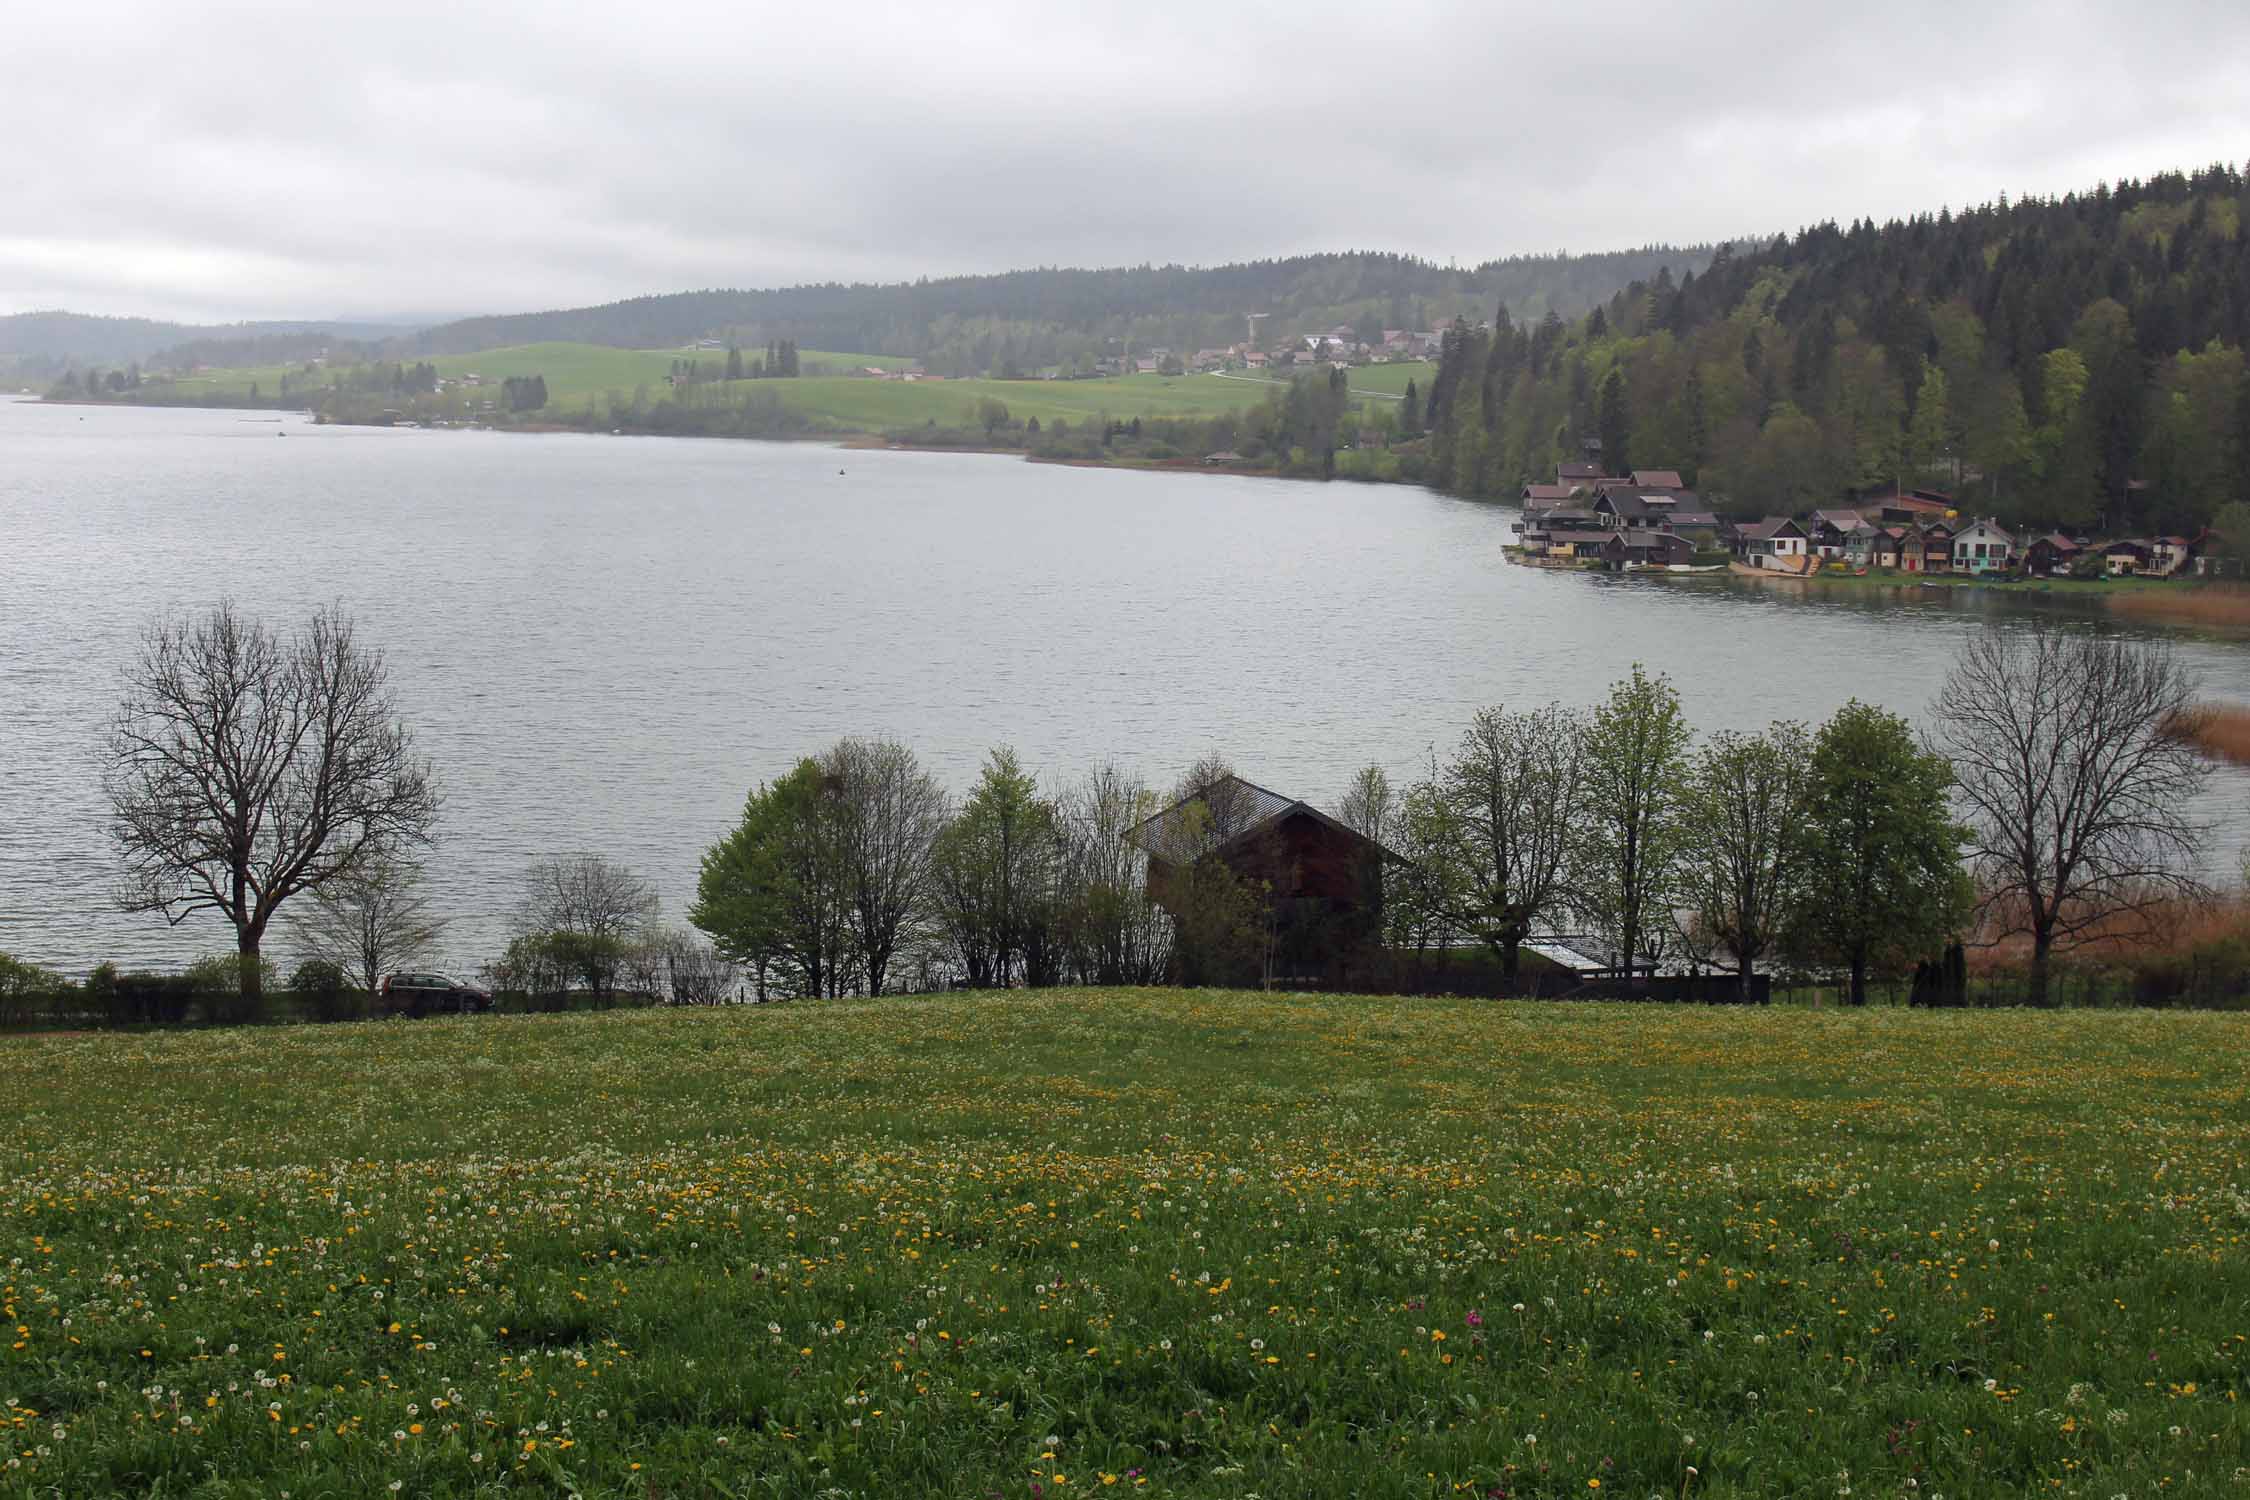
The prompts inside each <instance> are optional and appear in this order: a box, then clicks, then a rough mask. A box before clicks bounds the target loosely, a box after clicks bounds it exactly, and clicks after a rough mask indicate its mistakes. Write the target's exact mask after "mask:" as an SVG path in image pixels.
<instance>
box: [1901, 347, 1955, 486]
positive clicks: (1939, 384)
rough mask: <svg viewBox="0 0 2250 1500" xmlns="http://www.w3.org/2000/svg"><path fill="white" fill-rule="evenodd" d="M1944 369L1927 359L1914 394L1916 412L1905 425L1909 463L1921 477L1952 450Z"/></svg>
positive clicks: (1907, 461)
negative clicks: (1919, 383)
mask: <svg viewBox="0 0 2250 1500" xmlns="http://www.w3.org/2000/svg"><path fill="white" fill-rule="evenodd" d="M1946 389H1947V387H1946V379H1945V371H1944V370H1942V369H1940V368H1939V367H1938V366H1937V365H1935V364H1932V363H1931V362H1930V361H1929V360H1928V359H1927V358H1925V359H1924V360H1923V361H1922V381H1921V385H1920V386H1919V387H1918V388H1917V389H1916V391H1915V395H1914V415H1913V416H1912V417H1911V418H1910V419H1909V420H1908V422H1907V428H1906V464H1907V469H1908V471H1909V473H1910V474H1912V475H1914V476H1917V477H1918V476H1920V475H1922V474H1925V473H1927V472H1928V471H1929V469H1930V468H1931V467H1932V466H1933V465H1936V464H1939V463H1942V462H1944V461H1945V460H1946V459H1948V458H1950V457H1951V456H1952V453H1953V414H1952V411H1951V409H1950V407H1949V405H1948V402H1947V396H1946Z"/></svg>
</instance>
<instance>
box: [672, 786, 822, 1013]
mask: <svg viewBox="0 0 2250 1500" xmlns="http://www.w3.org/2000/svg"><path fill="white" fill-rule="evenodd" d="M842 821H843V819H842V815H841V809H840V806H839V802H838V799H837V798H836V797H835V796H833V795H831V788H830V786H829V783H828V778H827V776H826V774H825V773H824V772H823V771H822V769H821V767H820V764H819V762H817V761H815V760H812V759H809V758H808V759H805V760H801V761H799V762H798V763H797V764H796V766H795V767H794V768H793V769H792V770H791V771H790V772H789V774H788V775H787V776H784V777H782V778H781V779H780V780H778V781H775V782H773V783H771V784H769V785H761V786H760V787H758V788H757V790H755V791H753V792H752V793H751V794H750V796H749V797H748V798H747V799H746V800H745V801H744V803H743V808H742V818H741V821H740V822H738V823H737V824H736V825H735V827H734V828H733V829H732V830H731V831H729V832H728V834H727V835H726V836H725V837H724V838H722V839H720V840H719V841H718V842H717V843H716V844H714V845H712V846H711V848H710V849H709V850H707V851H706V852H705V853H704V856H703V868H702V872H701V874H700V875H699V876H698V877H697V880H696V894H695V903H694V905H693V906H691V907H690V908H689V910H688V920H689V921H690V922H692V923H694V924H695V926H696V927H698V928H700V929H701V930H702V932H703V933H704V935H705V936H707V937H709V938H710V939H711V942H712V945H713V946H714V947H716V948H717V949H718V950H719V952H720V953H722V954H724V955H725V956H726V957H727V958H729V959H731V960H732V961H734V962H735V963H738V964H741V965H742V966H743V967H744V968H746V969H747V970H749V971H750V975H751V978H752V981H753V983H754V984H755V986H756V988H757V992H758V997H759V998H760V999H761V1000H762V999H764V998H765V997H766V995H767V993H768V992H769V990H779V991H780V992H781V993H783V994H798V995H809V996H813V997H816V998H817V997H820V996H824V995H826V996H835V995H842V994H846V993H848V992H849V991H850V989H851V988H852V987H853V986H854V984H855V983H856V981H857V974H856V972H855V970H854V967H853V961H852V960H853V954H854V951H855V948H856V943H855V939H854V934H853V930H852V892H851V888H850V884H849V881H848V880H847V878H846V860H845V855H844V844H845V836H844V831H843V829H842V827H841V824H842Z"/></svg>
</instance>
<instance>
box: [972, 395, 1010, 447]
mask: <svg viewBox="0 0 2250 1500" xmlns="http://www.w3.org/2000/svg"><path fill="white" fill-rule="evenodd" d="M977 425H978V426H979V427H982V428H983V429H984V436H985V441H987V442H990V441H991V440H992V439H993V438H994V437H996V436H998V435H999V432H1000V429H1001V428H1003V427H1005V426H1007V425H1008V403H1007V402H1005V401H1001V400H998V399H996V398H995V397H992V396H980V397H979V398H978V399H977Z"/></svg>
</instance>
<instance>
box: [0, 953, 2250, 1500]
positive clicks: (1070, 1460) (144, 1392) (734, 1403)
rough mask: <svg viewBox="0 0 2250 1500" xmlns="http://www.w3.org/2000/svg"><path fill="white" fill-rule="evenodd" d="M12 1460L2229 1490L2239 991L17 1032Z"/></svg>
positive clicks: (911, 1478)
mask: <svg viewBox="0 0 2250 1500" xmlns="http://www.w3.org/2000/svg"><path fill="white" fill-rule="evenodd" d="M0 1098H4V1099H5V1100H6V1102H7V1108H8V1131H9V1148H10V1149H9V1151H8V1153H7V1155H6V1157H5V1158H4V1165H0V1173H4V1174H5V1176H4V1178H0V1211H4V1213H5V1221H4V1222H5V1227H4V1229H0V1311H4V1314H5V1324H4V1329H0V1331H4V1332H5V1334H6V1340H5V1342H6V1348H5V1349H4V1350H0V1403H4V1404H0V1441H4V1443H5V1453H6V1458H5V1466H4V1467H0V1495H5V1496H16V1495H22V1496H32V1495H39V1496H49V1495H52V1496H69V1497H81V1496H96V1495H107V1494H132V1495H162V1496H185V1495H196V1496H242V1497H249V1496H259V1497H269V1496H277V1495H287V1496H291V1497H299V1500H310V1497H315V1496H321V1497H329V1496H376V1497H380V1496H383V1495H387V1494H392V1493H397V1494H404V1495H513V1494H536V1495H584V1496H596V1495H601V1496H633V1497H637V1500H654V1497H661V1496H680V1497H687V1496H695V1497H704V1496H710V1497H741V1496H752V1495H756V1496H792V1497H794V1496H807V1497H819V1496H862V1495H868V1496H875V1495H880V1496H920V1495H940V1496H961V1497H972V1496H974V1497H989V1496H1001V1497H1005V1500H1020V1497H1029V1496H1037V1497H1041V1500H1053V1497H1058V1496H1063V1497H1067V1496H1072V1495H1085V1494H1094V1493H1112V1492H1114V1493H1119V1494H1122V1493H1126V1492H1140V1493H1145V1494H1148V1495H1197V1496H1227V1497H1245V1496H1252V1495H1257V1496H1264V1497H1269V1500H1277V1497H1282V1496H1326V1495H1337V1496H1343V1495H1351V1496H1367V1497H1388V1496H1416V1497H1422V1496H1443V1495H1473V1496H1482V1497H1499V1496H1506V1497H1522V1496H1565V1495H1572V1496H1588V1495H1598V1496H1605V1497H1606V1496H1610V1495H1619V1496H1631V1497H1635V1500H1639V1497H1644V1496H1651V1495H1654V1496H1663V1497H1674V1500H1677V1497H1688V1496H1704V1495H1709V1496H1752V1495H1755V1496H1823V1497H1825V1496H1841V1495H1855V1496H1877V1495H1880V1496H1915V1497H1917V1500H1935V1497H1941V1496H1943V1497H1957V1500H1959V1497H1979V1496H1991V1495H2015V1494H2058V1495H2086V1496H2096V1497H2101V1500H2108V1497H2111V1496H2117V1495H2126V1496H2133V1497H2141V1496H2155V1495H2170V1496H2178V1495H2239V1496H2250V1416H2246V1413H2245V1410H2244V1407H2245V1404H2246V1403H2245V1402H2244V1400H2243V1397H2244V1394H2245V1389H2246V1387H2250V1343H2246V1339H2250V1243H2246V1242H2245V1241H2246V1236H2250V1165H2246V1160H2250V1018H2245V1017H2243V1016H2240V1015H2213V1014H2195V1015H2185V1014H2164V1013H2148V1012H2133V1013H2114V1012H2105V1013H2086V1012H2076V1013H2067V1014H2065V1013H2040V1012H1974V1013H1972V1012H1918V1011H1916V1012H1909V1011H1897V1010H1865V1011H1833V1010H1829V1011H1806V1010H1790V1009H1770V1010H1757V1011H1746V1010H1737V1009H1731V1008H1730V1009H1724V1010H1703V1009H1686V1008H1668V1007H1656V1006H1639V1007H1623V1006H1617V1007H1612V1006H1592V1005H1552V1004H1550V1005H1545V1006H1539V1005H1501V1004H1491V1003H1470V1002H1456V1001H1431V1000H1395V1001H1387V1000H1369V999H1365V998H1358V997H1352V998H1308V997H1282V996H1268V995H1259V994H1230V993H1214V992H1160V991H1046V992H1038V993H1032V994H1022V995H1016V994H1010V995H994V996H972V997H945V998H942V999H915V1000H879V1001H854V1002H841V1003H828V1004H815V1003H804V1002H800V1003H795V1004H790V1005H780V1006H768V1007H752V1008H744V1009H722V1010H698V1011H636V1012H611V1013H607V1014H599V1015H566V1016H540V1017H463V1018H453V1019H446V1020H431V1021H424V1022H418V1023H416V1022H404V1021H399V1022H387V1023H379V1024H366V1025H357V1026H331V1027H318V1028H315V1027H268V1028H244V1029H236V1030H214V1031H204V1032H193V1033H175V1034H147V1035H130V1034H128V1035H102V1036H53V1037H37V1036H19V1037H10V1038H6V1039H0Z"/></svg>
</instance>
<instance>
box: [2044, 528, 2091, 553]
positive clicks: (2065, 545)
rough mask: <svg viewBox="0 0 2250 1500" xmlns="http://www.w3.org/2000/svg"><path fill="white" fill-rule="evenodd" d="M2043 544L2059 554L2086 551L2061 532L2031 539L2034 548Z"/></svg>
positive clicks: (2052, 532) (2051, 532) (2053, 532)
mask: <svg viewBox="0 0 2250 1500" xmlns="http://www.w3.org/2000/svg"><path fill="white" fill-rule="evenodd" d="M2042 542H2044V543H2046V544H2047V545H2048V546H2050V547H2052V548H2054V549H2055V550H2056V551H2057V552H2079V551H2083V550H2084V549H2083V548H2081V547H2080V546H2079V545H2078V544H2077V543H2076V542H2074V541H2072V540H2071V539H2070V538H2069V537H2067V536H2064V535H2063V534H2062V533H2061V532H2059V531H2050V532H2048V533H2047V534H2046V535H2045V536H2035V537H2033V538H2032V539H2031V545H2032V546H2034V547H2036V546H2038V545H2039V544H2040V543H2042Z"/></svg>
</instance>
